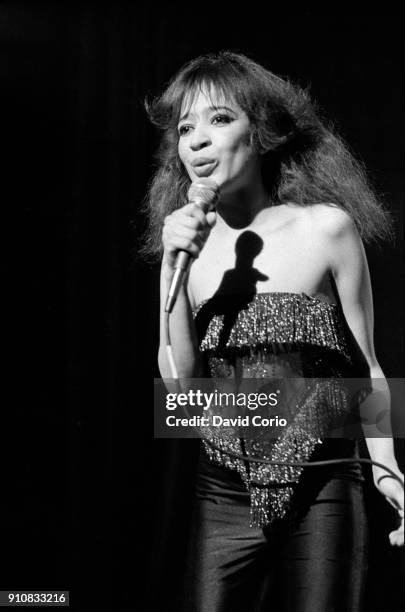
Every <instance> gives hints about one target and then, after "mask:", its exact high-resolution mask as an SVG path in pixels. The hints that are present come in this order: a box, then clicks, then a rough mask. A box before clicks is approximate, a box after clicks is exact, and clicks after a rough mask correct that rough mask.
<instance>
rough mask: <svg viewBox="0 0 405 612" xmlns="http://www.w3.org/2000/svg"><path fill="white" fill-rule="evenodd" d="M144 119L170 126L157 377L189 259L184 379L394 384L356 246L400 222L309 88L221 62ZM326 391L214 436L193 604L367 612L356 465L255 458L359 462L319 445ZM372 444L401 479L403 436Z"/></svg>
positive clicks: (337, 443)
mask: <svg viewBox="0 0 405 612" xmlns="http://www.w3.org/2000/svg"><path fill="white" fill-rule="evenodd" d="M148 110H149V113H150V116H151V118H152V120H153V121H154V123H155V124H156V125H158V126H159V127H160V128H161V129H163V138H162V143H161V147H160V151H159V157H158V159H159V167H158V169H157V172H156V174H155V177H154V180H153V182H152V185H151V189H150V193H149V200H148V203H149V211H150V233H149V239H148V242H147V244H146V247H145V249H144V250H145V252H147V253H149V254H151V253H155V254H156V253H157V252H160V251H161V242H162V244H163V258H162V267H161V299H162V327H161V345H160V350H159V367H160V371H161V374H162V377H163V378H170V377H171V370H170V367H169V361H168V358H167V354H166V346H165V334H164V308H165V304H166V298H167V293H168V290H169V286H170V283H171V280H172V276H173V270H174V265H175V261H176V256H177V254H178V252H179V250H183V251H187V252H188V253H189V254H190V255H191V256H192V258H193V261H192V265H191V266H190V268H189V272H188V274H187V275H186V278H185V281H184V283H183V285H182V287H181V289H180V292H179V295H178V297H177V301H176V303H175V306H174V308H173V312H172V314H171V317H170V335H171V343H172V349H173V354H174V360H175V363H176V365H177V369H178V373H179V377H180V379H181V378H192V377H194V378H195V377H202V376H204V375H207V373H208V374H209V375H211V376H215V377H216V378H223V379H236V378H239V379H240V378H244V377H249V378H256V377H260V378H264V379H266V380H267V381H270V384H271V379H272V378H273V379H275V378H277V379H280V378H282V379H283V380H284V381H285V391H286V394H287V395H288V394H290V397H292V395H291V393H292V392H294V391H296V389H294V388H293V381H295V380H301V381H305V380H308V379H314V378H315V379H322V380H324V379H328V380H335V379H339V378H342V377H365V376H366V377H367V376H368V377H369V378H370V379H371V381H373V379H379V380H381V379H382V380H385V379H384V375H383V372H382V371H381V368H380V366H379V364H378V362H377V359H376V357H375V354H374V348H373V308H372V296H371V287H370V280H369V273H368V268H367V262H366V258H365V254H364V249H363V246H362V241H361V238H363V239H365V240H370V239H372V238H374V237H375V236H377V235H379V236H381V235H383V236H387V235H388V234H389V229H390V228H389V217H388V214H387V213H386V212H385V211H384V209H383V207H382V206H381V205H380V203H379V202H378V201H377V199H376V197H375V195H374V194H373V192H372V190H371V189H370V187H369V186H368V184H367V181H366V178H365V176H364V174H363V172H362V170H361V168H360V166H359V164H357V163H356V162H355V161H354V159H353V158H352V156H351V155H350V153H349V151H348V150H347V148H346V147H345V145H344V143H343V142H342V140H341V139H340V138H339V137H337V136H336V135H335V134H334V133H333V132H332V130H331V129H330V128H329V127H328V126H326V124H325V123H324V122H323V121H322V120H321V119H320V117H319V114H318V113H317V112H316V111H315V108H314V106H313V104H312V103H311V102H310V100H309V97H308V95H307V94H306V93H305V92H304V91H302V90H301V89H300V88H298V87H296V86H294V85H292V84H291V83H289V82H288V81H286V80H283V79H281V78H279V77H277V76H275V75H273V74H272V73H270V72H268V71H266V70H265V69H264V68H262V67H261V66H259V65H257V64H256V63H254V62H253V61H251V60H250V59H248V58H246V57H244V56H242V55H238V54H234V53H231V52H222V53H219V54H216V55H208V56H204V57H200V58H197V59H196V60H194V61H192V62H190V63H189V64H188V65H186V66H185V67H183V68H182V69H181V70H180V71H179V73H178V74H177V76H176V77H175V78H174V79H173V81H172V82H171V83H170V85H169V86H168V88H167V89H166V91H165V92H164V93H163V95H162V96H161V97H160V98H159V99H157V100H156V101H154V103H153V104H150V105H148ZM207 177H208V178H210V179H212V180H213V181H215V183H216V184H217V185H218V186H219V189H220V199H219V203H218V205H217V207H216V211H209V212H206V211H205V212H204V211H203V210H202V209H201V208H200V207H199V206H197V205H196V204H194V203H188V202H187V191H188V189H189V186H190V183H191V182H194V183H195V182H196V181H198V180H199V179H201V178H207ZM162 226H163V231H161V228H162ZM253 262H254V265H253ZM385 391H386V387H385ZM333 393H335V391H333ZM321 396H322V393H321V394H320V393H319V388H318V387H317V389H316V392H315V395H314V394H312V395H311V394H309V395H308V394H307V395H306V396H305V397H304V398H303V399H302V400H300V402H298V404H297V408H296V410H297V411H296V413H295V414H294V418H292V421H291V422H292V426H291V427H289V428H287V431H286V432H284V433H282V434H280V436H279V437H278V438H276V439H275V440H271V441H267V442H266V441H264V442H263V443H261V442H259V443H257V442H256V443H255V442H254V441H253V440H247V439H243V438H240V437H236V436H235V437H231V438H229V437H228V438H221V437H218V436H217V437H216V436H215V435H211V436H208V439H207V440H205V441H204V442H203V445H202V454H201V461H200V465H199V475H198V482H197V505H196V512H195V530H194V536H193V540H192V543H191V545H190V559H191V560H192V563H191V562H190V564H189V567H190V568H191V570H190V576H189V579H188V582H187V585H186V591H187V593H186V603H185V609H187V610H207V611H208V610H209V611H210V612H213V611H215V610H228V609H229V610H231V609H232V610H235V609H237V610H262V609H263V610H264V609H266V610H267V609H275V610H311V611H313V610H317V612H318V611H321V610H332V609H333V610H345V612H346V611H347V610H359V609H360V607H361V598H362V593H363V586H364V576H365V570H366V551H367V538H366V525H365V515H364V506H363V491H362V480H363V478H362V476H361V471H360V468H359V464H358V463H357V464H356V463H352V464H349V465H348V464H345V465H341V466H338V467H336V466H329V467H325V468H322V469H321V468H315V467H312V468H310V469H306V470H302V469H300V468H293V469H288V468H287V467H285V466H279V467H277V466H276V467H274V466H268V465H267V466H266V465H265V464H263V463H260V462H256V463H255V462H253V463H252V462H251V461H249V460H248V458H249V457H250V459H252V458H257V459H260V458H262V459H263V458H267V459H272V460H279V461H282V460H287V461H288V460H290V461H291V460H292V459H294V458H295V459H296V460H297V459H298V460H304V461H306V460H311V461H313V460H315V459H329V458H335V457H339V456H340V457H343V456H345V457H356V456H357V447H356V443H355V441H354V440H351V439H341V440H337V439H336V440H326V439H324V440H323V441H322V442H321V440H319V422H315V421H316V418H317V417H314V414H315V412H316V409H317V408H319V407H320V408H321V409H320V410H318V413H319V414H320V415H321V416H320V420H321V421H322V419H323V414H324V408H325V406H326V404H325V398H324V396H322V397H321ZM322 402H323V403H322ZM286 406H287V403H286V402H285V404H284V407H286ZM304 422H305V423H306V425H305V427H304V430H305V431H303V429H302V423H304ZM297 423H301V425H300V427H301V428H300V429H299V428H298V425H297ZM321 429H322V427H321ZM367 445H368V450H369V453H370V457H371V459H373V460H374V461H377V462H381V463H384V464H385V465H387V467H389V468H390V469H391V470H393V472H394V473H395V474H397V475H398V476H399V477H400V478H401V479H402V481H403V476H402V474H401V472H400V471H399V469H398V465H397V462H396V459H395V456H394V451H393V442H392V438H368V439H367ZM383 476H384V477H383ZM386 476H387V472H385V471H384V470H383V469H382V468H380V467H377V466H373V478H374V483H375V485H376V487H377V488H378V490H379V491H380V492H381V493H382V494H383V495H384V496H385V497H386V499H387V500H388V502H389V503H390V504H391V505H393V506H394V507H395V508H396V509H397V510H398V511H399V513H400V515H401V517H402V524H401V527H400V528H398V529H397V530H395V531H393V532H392V533H391V534H390V542H391V544H392V545H402V544H403V489H402V487H401V484H400V483H399V482H398V481H397V480H395V479H394V478H390V477H386ZM344 536H346V537H344ZM272 605H273V608H272V607H271V606H272Z"/></svg>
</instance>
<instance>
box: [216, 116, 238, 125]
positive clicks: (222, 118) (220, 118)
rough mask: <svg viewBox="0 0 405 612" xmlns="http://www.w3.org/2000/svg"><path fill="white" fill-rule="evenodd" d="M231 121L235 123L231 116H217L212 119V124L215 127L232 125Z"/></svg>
mask: <svg viewBox="0 0 405 612" xmlns="http://www.w3.org/2000/svg"><path fill="white" fill-rule="evenodd" d="M231 121H233V119H232V117H230V116H229V115H224V114H219V115H215V116H214V117H213V118H212V123H213V124H214V125H221V124H226V123H231Z"/></svg>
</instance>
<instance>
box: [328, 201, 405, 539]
mask: <svg viewBox="0 0 405 612" xmlns="http://www.w3.org/2000/svg"><path fill="white" fill-rule="evenodd" d="M323 223H324V229H326V236H327V240H328V252H329V253H330V262H329V263H330V269H331V272H332V274H333V277H334V279H335V283H336V288H337V291H338V293H339V298H340V302H341V305H342V309H343V313H344V315H345V319H346V321H347V324H348V326H349V328H350V330H351V332H352V334H353V337H354V339H355V341H356V343H357V345H358V348H359V349H360V351H361V353H362V355H363V357H364V359H365V360H366V362H367V364H368V367H369V376H370V378H371V384H372V389H373V392H375V394H376V395H375V397H378V404H379V408H380V410H379V413H380V414H381V413H384V412H385V414H386V415H388V420H389V421H390V392H389V387H388V383H387V381H386V378H385V376H384V373H383V371H382V369H381V367H380V365H379V363H378V361H377V358H376V355H375V351H374V340H373V334H374V313H373V300H372V290H371V282H370V274H369V270H368V265H367V259H366V255H365V251H364V247H363V244H362V241H361V239H360V237H359V235H358V232H357V230H356V228H355V225H354V223H353V221H352V220H351V218H350V217H349V216H348V215H347V214H346V213H345V212H344V211H342V210H341V209H337V208H330V211H329V215H328V217H327V218H326V216H325V219H324V221H323ZM377 393H378V395H377ZM381 402H383V404H384V406H381ZM367 406H370V407H371V410H373V407H374V404H373V394H372V395H371V396H370V401H367V402H365V403H364V405H363V407H362V409H361V410H362V412H361V416H362V417H363V418H364V420H365V422H366V423H367V422H368V423H371V425H372V426H373V427H374V429H373V430H372V431H374V432H375V431H376V425H377V424H376V422H374V423H372V420H373V419H374V418H375V416H376V413H375V412H369V413H368V414H367V410H368V408H367ZM385 425H386V423H385ZM389 427H390V423H389ZM363 429H364V434H365V436H366V443H367V448H368V451H369V454H370V457H371V459H372V460H374V461H377V462H380V463H383V464H385V465H386V466H387V467H389V468H391V469H392V470H393V471H394V472H395V473H396V474H397V475H399V476H400V477H401V479H402V481H403V475H402V474H401V472H400V470H399V468H398V464H397V461H396V458H395V453H394V445H393V440H392V436H390V435H388V436H387V434H386V431H384V435H385V436H386V437H367V425H365V426H364V428H363ZM389 433H390V430H389V432H388V434H389ZM381 476H387V472H386V471H385V470H383V469H382V468H379V467H376V466H373V479H374V483H375V485H376V486H377V488H378V489H379V491H380V492H381V493H382V494H383V495H385V497H386V498H387V501H388V502H389V503H390V504H391V505H392V506H394V507H395V508H396V509H397V510H398V511H399V512H400V513H402V517H403V508H404V494H403V489H402V488H401V486H400V484H399V483H398V482H396V481H395V480H394V479H392V478H386V477H385V478H383V479H381ZM400 537H401V536H400V534H399V535H398V532H393V533H392V534H391V543H400V542H399V541H398V538H400ZM402 543H403V526H402Z"/></svg>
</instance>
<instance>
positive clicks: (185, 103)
mask: <svg viewBox="0 0 405 612" xmlns="http://www.w3.org/2000/svg"><path fill="white" fill-rule="evenodd" d="M213 68H214V70H213V69H211V70H209V71H206V70H204V71H202V70H200V71H198V72H197V73H194V74H191V75H187V77H188V78H187V77H186V78H185V79H184V81H183V82H182V83H181V84H179V86H178V87H179V89H178V92H179V97H178V100H177V104H175V107H174V108H173V109H172V110H173V113H172V120H173V124H175V125H177V123H178V121H179V119H180V116H182V115H184V114H185V113H188V112H189V111H190V109H191V107H192V106H193V104H194V102H195V100H196V98H197V97H198V96H199V94H203V95H205V96H206V97H207V99H208V100H209V102H210V104H211V105H212V106H213V107H214V108H215V107H216V106H227V105H229V104H232V103H233V104H236V105H237V106H239V107H240V108H241V109H242V110H244V111H245V112H246V113H247V114H248V115H249V114H250V113H249V104H248V100H247V97H246V82H245V83H244V82H243V81H242V79H241V77H240V74H238V72H236V71H234V70H232V73H231V74H229V71H227V70H223V69H221V70H218V69H216V67H213ZM243 83H244V85H245V87H243Z"/></svg>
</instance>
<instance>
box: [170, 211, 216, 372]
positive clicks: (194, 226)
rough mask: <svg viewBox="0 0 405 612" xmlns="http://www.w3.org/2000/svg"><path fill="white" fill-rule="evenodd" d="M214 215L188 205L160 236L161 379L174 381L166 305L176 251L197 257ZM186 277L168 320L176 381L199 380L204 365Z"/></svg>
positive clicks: (187, 276)
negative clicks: (167, 331) (168, 355)
mask: <svg viewBox="0 0 405 612" xmlns="http://www.w3.org/2000/svg"><path fill="white" fill-rule="evenodd" d="M215 220H216V213H215V212H209V213H208V214H204V213H203V212H202V210H201V208H200V207H199V206H196V205H195V204H187V205H186V206H183V207H182V208H180V209H179V210H176V211H175V212H173V213H172V214H171V215H169V216H168V217H166V219H165V224H164V228H163V233H162V241H163V248H164V254H163V261H162V267H161V277H160V345H159V356H158V362H159V370H160V373H161V376H162V378H173V375H172V371H171V369H170V365H169V360H168V357H167V351H166V334H165V319H166V316H165V305H166V299H167V294H168V292H169V288H170V283H171V279H172V275H173V271H174V264H175V261H176V256H177V253H178V251H179V250H186V251H188V252H189V253H190V255H191V256H192V257H198V255H199V253H200V251H201V249H202V248H203V246H204V244H205V242H206V240H207V238H208V235H209V233H210V231H211V229H212V227H213V226H214V224H215ZM188 279H189V275H188V274H187V275H186V277H185V281H184V284H183V286H182V288H181V290H180V292H179V294H178V297H177V300H176V303H175V305H174V308H173V310H172V313H171V315H170V317H169V329H170V340H171V346H172V351H173V357H174V361H175V364H176V367H177V371H178V377H179V379H182V378H199V377H201V376H202V375H203V364H202V359H201V355H200V352H199V350H198V341H197V335H196V330H195V325H194V320H193V315H192V308H193V307H194V306H195V305H194V304H193V298H192V292H191V289H190V287H189V282H188Z"/></svg>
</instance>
